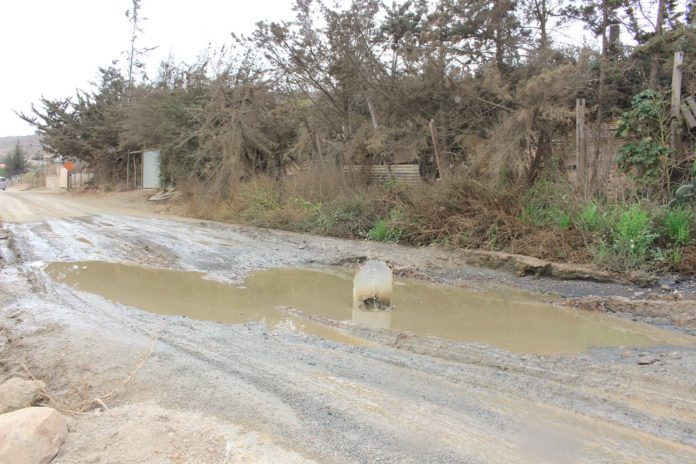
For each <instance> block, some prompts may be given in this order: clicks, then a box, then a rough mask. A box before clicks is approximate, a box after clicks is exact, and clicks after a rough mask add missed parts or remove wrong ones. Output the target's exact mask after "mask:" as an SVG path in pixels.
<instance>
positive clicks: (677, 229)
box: [663, 207, 694, 246]
mask: <svg viewBox="0 0 696 464" xmlns="http://www.w3.org/2000/svg"><path fill="white" fill-rule="evenodd" d="M663 220H664V228H665V231H666V235H667V238H668V239H669V240H670V242H672V243H674V244H675V245H678V246H684V245H688V244H689V242H691V235H692V231H693V227H694V213H693V210H692V209H690V208H688V207H678V208H670V209H668V210H667V212H666V213H665V216H664V219H663Z"/></svg>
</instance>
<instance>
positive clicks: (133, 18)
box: [126, 0, 157, 93]
mask: <svg viewBox="0 0 696 464" xmlns="http://www.w3.org/2000/svg"><path fill="white" fill-rule="evenodd" d="M131 1H132V5H133V6H132V7H131V9H129V10H126V18H128V21H129V22H130V23H131V36H130V48H129V50H128V52H127V54H128V73H127V81H128V92H129V93H130V91H131V90H132V88H133V81H134V80H135V73H136V72H138V71H139V70H140V71H141V72H142V69H143V68H144V67H145V65H144V63H143V62H142V61H141V58H142V57H143V56H145V55H146V54H147V53H148V52H150V51H152V50H154V49H155V48H157V47H149V48H148V47H145V48H138V47H136V42H137V40H138V37H139V36H140V34H142V32H143V29H142V27H141V24H142V22H143V21H145V20H146V19H147V18H143V17H141V16H140V9H141V8H142V0H131Z"/></svg>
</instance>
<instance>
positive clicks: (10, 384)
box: [0, 377, 46, 414]
mask: <svg viewBox="0 0 696 464" xmlns="http://www.w3.org/2000/svg"><path fill="white" fill-rule="evenodd" d="M44 388H46V384H45V383H43V382H41V381H38V380H24V379H20V378H19V377H12V378H11V379H9V380H7V381H5V382H4V383H3V384H2V385H0V414H5V413H6V412H11V411H15V410H17V409H22V408H26V407H29V406H33V405H34V404H36V402H37V401H39V400H40V399H42V398H43V393H42V390H43V389H44Z"/></svg>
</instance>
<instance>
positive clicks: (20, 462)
mask: <svg viewBox="0 0 696 464" xmlns="http://www.w3.org/2000/svg"><path fill="white" fill-rule="evenodd" d="M67 435H68V425H67V423H66V421H65V418H64V417H63V416H62V415H61V414H60V413H59V412H58V411H56V410H55V409H53V408H24V409H19V410H17V411H14V412H10V413H7V414H2V415H0V462H2V463H12V464H48V463H49V462H51V461H52V460H53V458H54V457H55V456H56V454H58V451H59V450H60V447H61V446H62V445H63V442H64V441H65V438H66V437H67Z"/></svg>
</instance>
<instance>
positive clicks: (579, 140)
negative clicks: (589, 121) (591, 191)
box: [575, 98, 587, 193]
mask: <svg viewBox="0 0 696 464" xmlns="http://www.w3.org/2000/svg"><path fill="white" fill-rule="evenodd" d="M575 169H576V171H575V174H576V179H575V180H576V185H577V187H579V188H580V189H581V190H582V191H583V193H584V192H585V187H586V185H587V179H586V177H587V143H586V139H585V99H584V98H578V99H577V100H576V101H575Z"/></svg>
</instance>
